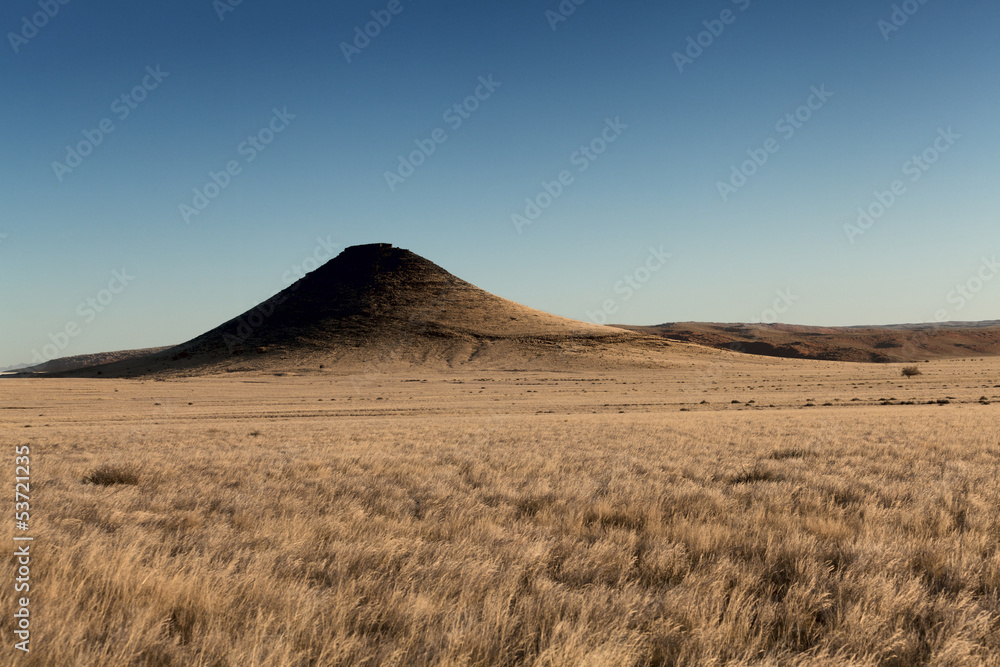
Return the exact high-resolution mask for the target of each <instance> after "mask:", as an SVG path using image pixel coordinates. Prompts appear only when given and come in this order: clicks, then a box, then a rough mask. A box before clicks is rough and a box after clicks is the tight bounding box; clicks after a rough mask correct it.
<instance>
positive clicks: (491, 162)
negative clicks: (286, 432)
mask: <svg viewBox="0 0 1000 667" xmlns="http://www.w3.org/2000/svg"><path fill="white" fill-rule="evenodd" d="M580 2H581V0H575V2H573V0H566V1H565V2H562V3H560V2H559V1H558V0H547V1H545V0H543V1H539V2H528V1H526V0H503V1H502V2H501V1H496V0H494V1H490V0H478V1H476V2H472V1H468V2H458V1H457V0H441V1H433V0H399V1H398V2H390V1H389V0H377V1H363V2H362V1H347V2H329V1H319V0H316V1H305V0H289V1H286V2H280V3H279V2H264V1H263V0H243V1H242V2H238V1H237V0H216V1H215V2H214V3H213V2H212V1H210V0H197V1H196V0H174V1H172V2H169V3H168V2H148V1H141V0H140V1H136V0H129V1H128V2H125V1H123V0H103V1H102V2H84V1H83V0H68V2H67V0H41V1H39V0H5V2H4V3H3V4H2V7H0V31H2V33H3V34H4V40H3V43H2V44H0V81H2V90H3V100H2V102H0V120H2V121H3V132H0V318H2V319H0V366H5V365H8V364H15V363H20V362H27V361H30V360H31V359H32V357H33V353H34V352H36V351H37V352H42V351H43V349H44V347H45V346H46V345H50V346H56V347H57V348H58V351H59V355H58V356H65V355H70V354H82V353H87V352H97V351H104V350H113V349H124V348H135V347H147V346H154V345H166V344H173V343H179V342H182V341H184V340H187V339H189V338H192V337H194V336H196V335H198V334H200V333H202V332H203V331H205V330H207V329H209V328H212V327H214V326H216V325H217V324H219V323H221V322H223V321H225V320H226V319H228V318H230V317H232V316H234V315H236V314H238V313H240V312H242V311H243V310H246V309H247V308H249V307H252V306H253V305H254V304H256V303H258V302H260V301H262V300H264V299H266V298H267V297H268V296H270V295H272V294H274V293H276V292H277V291H279V290H280V289H282V288H284V287H285V286H287V285H288V284H289V283H290V282H291V281H292V280H294V277H295V274H296V271H297V270H299V269H298V268H297V267H304V268H305V269H310V268H313V267H314V266H315V261H316V260H315V258H320V259H323V258H327V257H331V256H332V255H333V254H335V253H336V252H338V251H339V250H340V249H342V248H343V247H346V246H348V245H355V244H360V243H370V242H389V243H393V244H394V245H397V246H401V247H404V248H409V249H411V250H413V251H414V252H417V253H419V254H421V255H423V256H425V257H427V258H429V259H431V260H433V261H435V262H437V263H438V264H440V265H441V266H443V267H444V268H446V269H448V270H449V271H451V272H453V273H455V274H456V275H458V276H460V277H462V278H464V279H466V280H469V281H470V282H473V283H475V284H477V285H479V286H480V287H483V288H484V289H487V290H490V291H492V292H494V293H496V294H499V295H501V296H504V297H506V298H509V299H513V300H515V301H519V302H522V303H524V304H526V305H529V306H532V307H535V308H540V309H543V310H547V311H550V312H554V313H557V314H560V315H565V316H568V317H573V318H579V319H593V320H596V321H600V320H602V319H603V318H605V317H606V318H607V319H608V320H609V321H611V322H619V323H633V324H654V323H661V322H671V321H684V320H703V321H752V320H764V321H770V320H772V319H775V318H777V319H778V320H779V321H783V322H792V323H801V324H818V325H848V324H888V323H899V322H919V321H931V320H934V319H948V320H984V319H997V318H1000V274H998V272H1000V268H998V267H997V266H996V264H995V262H994V258H995V257H996V255H997V254H1000V252H998V251H1000V247H998V246H1000V243H998V237H1000V235H998V222H1000V219H998V210H1000V206H998V204H1000V187H998V174H1000V164H998V162H997V156H998V155H1000V123H998V122H997V118H1000V86H998V85H997V73H998V71H1000V40H998V39H997V28H998V26H1000V4H998V3H997V2H995V0H960V1H954V2H946V1H945V0H926V1H925V2H923V3H922V4H921V3H920V2H918V1H917V0H907V2H900V3H897V4H896V5H895V7H896V9H894V5H893V3H892V2H889V1H886V2H878V1H873V0H864V1H862V0H843V1H841V2H801V1H798V0H772V1H771V2H764V1H763V0H735V1H734V0H711V1H707V0H706V1H700V2H679V1H673V2H671V1H667V2H664V1H662V0H648V1H646V0H616V1H615V2H611V1H610V0H586V1H583V2H582V3H581V4H576V3H580ZM62 3H65V4H62ZM570 10H572V11H570ZM373 12H374V14H373ZM373 21H375V22H376V23H372V22H373ZM379 21H380V22H381V24H379V23H378V22H379ZM366 30H367V31H368V32H369V33H370V34H371V35H375V36H373V37H372V36H366V35H364V33H365V31H366ZM477 95H478V97H477ZM456 105H458V108H457V109H456ZM810 107H811V108H810ZM789 114H791V116H790V117H789ZM414 151H422V152H418V153H417V154H413V153H414ZM432 151H433V152H432ZM426 153H430V155H425V154H426ZM400 156H402V159H403V163H401V157H400ZM914 157H916V158H917V160H916V161H914ZM748 161H749V162H748ZM414 165H416V166H414ZM227 170H228V171H227ZM387 173H392V174H394V175H391V176H387ZM212 174H214V179H213V176H212ZM560 181H561V182H560ZM543 183H544V184H545V185H543ZM196 189H197V191H198V194H196V193H195V190H196ZM526 200H530V201H531V203H530V204H529V202H528V201H526ZM880 200H881V201H880ZM535 206H537V207H538V208H537V209H536V208H535ZM859 209H865V210H867V211H869V214H870V215H871V217H870V218H862V219H861V221H860V224H859V217H860V214H859ZM512 216H519V217H512ZM666 255H669V257H666ZM115 272H117V274H116V273H115ZM994 278H996V279H995V280H994ZM88 300H90V301H89V303H88ZM67 327H68V328H69V330H70V331H71V332H72V333H73V334H74V335H67V336H65V337H64V336H62V335H61V332H65V331H66V330H67ZM56 347H49V348H48V349H49V351H50V352H51V351H53V350H55V349H56Z"/></svg>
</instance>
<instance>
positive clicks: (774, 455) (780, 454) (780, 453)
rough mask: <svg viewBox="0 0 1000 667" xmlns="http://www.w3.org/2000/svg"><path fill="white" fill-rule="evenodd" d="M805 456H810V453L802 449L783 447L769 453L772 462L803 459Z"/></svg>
mask: <svg viewBox="0 0 1000 667" xmlns="http://www.w3.org/2000/svg"><path fill="white" fill-rule="evenodd" d="M807 456H812V452H811V451H810V450H808V449H805V448H804V447H783V448H782V449H776V450H774V451H773V452H771V455H770V457H769V458H770V459H772V460H774V461H783V460H785V459H804V458H805V457H807Z"/></svg>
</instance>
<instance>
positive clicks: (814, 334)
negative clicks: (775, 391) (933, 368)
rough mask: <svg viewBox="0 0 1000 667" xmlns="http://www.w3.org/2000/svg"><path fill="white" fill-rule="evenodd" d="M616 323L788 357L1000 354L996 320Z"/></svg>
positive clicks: (880, 359)
mask: <svg viewBox="0 0 1000 667" xmlns="http://www.w3.org/2000/svg"><path fill="white" fill-rule="evenodd" d="M619 326H621V328H624V329H629V330H631V331H635V332H638V333H646V334H653V335H657V336H661V337H663V338H665V339H667V340H673V341H683V342H688V343H697V344H698V345H705V346H707V347H713V348H717V349H723V350H733V351H736V352H744V353H747V354H757V355H764V356H770V357H783V358H789V359H818V360H824V361H857V362H875V363H905V362H914V361H925V360H930V359H948V358H965V357H984V356H996V355H1000V321H990V322H942V323H939V324H899V325H892V326H858V327H809V326H798V325H792V324H709V323H702V322H679V323H670V324H660V325H657V326H645V327H639V326H623V325H619Z"/></svg>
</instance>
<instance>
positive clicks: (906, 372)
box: [902, 366, 923, 378]
mask: <svg viewBox="0 0 1000 667" xmlns="http://www.w3.org/2000/svg"><path fill="white" fill-rule="evenodd" d="M902 375H903V377H905V378H911V377H913V376H914V375H923V372H921V370H920V369H919V368H917V367H916V366H905V367H903V371H902Z"/></svg>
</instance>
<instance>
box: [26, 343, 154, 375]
mask: <svg viewBox="0 0 1000 667" xmlns="http://www.w3.org/2000/svg"><path fill="white" fill-rule="evenodd" d="M168 349H170V348H169V347H147V348H144V349H141V350H119V351H118V352H98V353H96V354H78V355H75V356H72V357H60V358H58V359H52V360H51V361H46V362H44V363H41V364H37V365H35V366H22V367H20V368H17V369H12V370H16V371H18V372H20V373H63V372H66V371H74V370H78V369H81V368H89V367H91V366H101V365H103V364H112V363H115V362H118V361H127V360H129V359H136V358H139V357H145V356H148V355H150V354H156V353H157V352H162V351H163V350H168Z"/></svg>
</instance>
